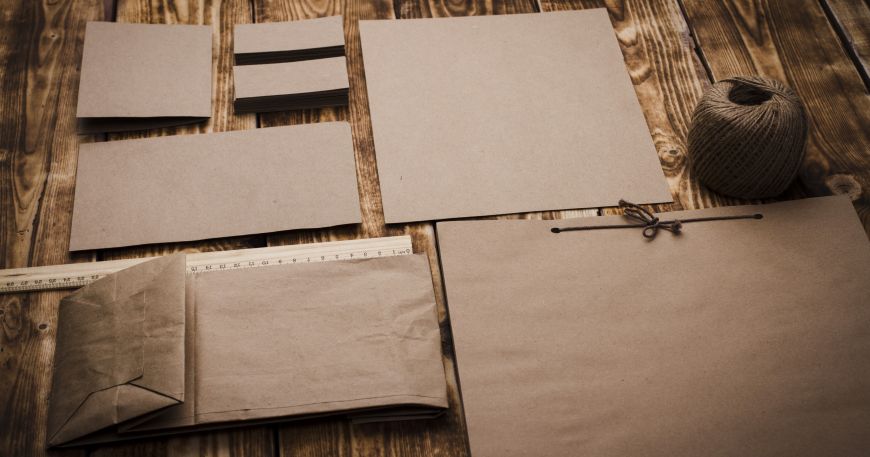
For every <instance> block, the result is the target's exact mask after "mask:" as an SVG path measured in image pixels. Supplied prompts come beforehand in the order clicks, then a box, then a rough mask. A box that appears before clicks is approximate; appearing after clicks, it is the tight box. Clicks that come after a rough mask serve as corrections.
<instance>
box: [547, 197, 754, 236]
mask: <svg viewBox="0 0 870 457" xmlns="http://www.w3.org/2000/svg"><path fill="white" fill-rule="evenodd" d="M619 207H620V208H621V209H622V210H623V216H624V217H626V218H627V219H629V220H631V221H632V223H631V224H610V225H581V226H576V227H553V228H552V229H550V231H551V232H553V233H562V232H577V231H581V230H609V229H626V228H630V229H638V228H639V229H643V230H642V232H641V233H642V234H643V237H644V238H646V239H648V240H652V239H655V237H656V235H658V232H659V229H661V230H667V231H669V232H671V233H672V234H674V235H679V234H681V233H683V224H691V223H694V222H710V221H729V220H736V219H761V218H763V217H764V216H762V215H761V214H760V213H755V214H739V215H733V216H708V217H693V218H688V219H671V220H664V221H663V220H661V219H659V218H658V217H656V216H655V215H654V214H653V213H651V212H650V211H648V210H647V209H646V208H644V207H642V206H640V205H635V204H634V203H631V202H627V201H625V200H619Z"/></svg>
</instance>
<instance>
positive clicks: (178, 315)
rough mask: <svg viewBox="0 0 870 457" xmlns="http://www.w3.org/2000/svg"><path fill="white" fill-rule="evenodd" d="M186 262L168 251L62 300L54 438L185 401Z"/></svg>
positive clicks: (51, 415) (51, 416) (51, 417)
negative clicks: (161, 256) (168, 254)
mask: <svg viewBox="0 0 870 457" xmlns="http://www.w3.org/2000/svg"><path fill="white" fill-rule="evenodd" d="M184 269H185V262H184V255H175V256H168V257H163V258H160V259H157V260H153V261H150V262H145V263H142V264H140V265H136V266H134V267H131V268H128V269H126V270H122V271H120V272H118V273H116V274H113V275H110V276H108V277H106V278H103V279H100V280H98V281H95V282H94V283H92V284H90V285H88V286H85V287H84V288H82V289H81V290H79V291H77V292H75V293H73V294H72V295H70V296H68V297H66V298H64V299H63V300H62V301H61V303H60V313H59V314H60V315H59V317H58V332H57V340H58V345H57V348H56V350H55V356H54V357H55V358H54V370H53V379H52V391H51V402H50V406H49V410H48V442H49V445H58V444H62V443H65V442H67V441H70V440H73V439H76V438H79V437H81V436H85V435H88V434H90V433H94V432H97V431H100V430H102V429H104V428H106V427H109V426H112V425H114V424H118V423H120V422H123V421H125V420H128V419H131V418H133V417H136V416H140V415H143V414H147V413H150V412H153V411H157V410H160V409H162V408H166V407H167V406H171V405H175V404H178V403H181V402H182V401H183V400H185V397H184V362H185V361H184V355H185V352H184V338H185V319H184V283H185V282H184Z"/></svg>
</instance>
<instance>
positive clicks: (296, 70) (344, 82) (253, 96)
mask: <svg viewBox="0 0 870 457" xmlns="http://www.w3.org/2000/svg"><path fill="white" fill-rule="evenodd" d="M233 78H234V84H235V91H236V92H235V98H234V100H233V107H234V109H235V111H236V112H237V113H251V112H255V113H262V112H268V111H282V110H291V109H307V108H320V107H324V106H344V105H347V103H348V89H349V84H348V78H347V62H346V61H345V58H344V57H333V58H329V59H317V60H305V61H301V62H288V63H273V64H266V65H243V66H236V67H233Z"/></svg>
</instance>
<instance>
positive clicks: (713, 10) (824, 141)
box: [684, 0, 870, 232]
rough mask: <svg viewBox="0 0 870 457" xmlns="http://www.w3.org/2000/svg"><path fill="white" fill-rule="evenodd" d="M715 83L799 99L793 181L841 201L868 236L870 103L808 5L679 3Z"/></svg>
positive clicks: (821, 18)
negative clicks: (767, 86) (800, 147)
mask: <svg viewBox="0 0 870 457" xmlns="http://www.w3.org/2000/svg"><path fill="white" fill-rule="evenodd" d="M684 7H685V11H686V13H687V15H688V19H689V24H690V26H691V27H692V29H693V30H694V33H695V36H696V37H697V40H698V43H699V45H700V49H701V53H702V56H703V58H704V59H705V60H706V63H707V66H708V67H709V68H710V70H711V71H712V73H713V76H714V78H715V79H716V80H719V79H724V78H728V77H731V76H735V75H745V74H760V75H764V76H768V77H771V78H775V79H778V80H780V81H783V82H784V83H785V84H787V85H788V86H790V87H791V88H792V89H794V90H795V92H797V94H798V95H799V96H800V97H801V99H803V102H804V104H805V106H806V108H807V114H808V117H809V121H810V134H809V139H808V144H807V157H806V159H805V161H804V165H803V167H802V168H801V170H800V178H801V181H802V182H803V184H804V186H805V187H806V190H807V192H808V193H809V194H810V195H830V194H845V195H848V196H849V197H850V198H851V199H852V202H853V203H854V205H855V208H856V210H857V211H858V215H859V217H860V218H861V221H862V223H863V224H864V227H865V229H866V230H867V231H868V232H870V154H868V153H867V145H868V144H870V97H868V94H867V88H866V87H865V86H864V83H863V81H862V80H861V78H860V76H859V75H858V72H857V70H856V68H855V66H854V65H853V64H852V61H851V60H850V59H849V57H848V56H847V55H846V53H845V52H844V50H843V47H842V46H841V45H840V41H839V39H838V38H837V36H836V33H835V32H834V30H833V29H832V27H831V24H830V23H829V22H828V20H827V18H826V17H825V14H824V12H823V11H822V8H821V6H820V5H819V3H818V2H817V1H815V0H800V1H797V0H796V1H790V2H780V1H768V0H757V1H755V0H754V1H749V0H745V1H736V0H730V1H723V2H706V1H697V0H688V1H685V3H684Z"/></svg>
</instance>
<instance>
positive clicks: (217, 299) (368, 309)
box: [52, 255, 447, 445]
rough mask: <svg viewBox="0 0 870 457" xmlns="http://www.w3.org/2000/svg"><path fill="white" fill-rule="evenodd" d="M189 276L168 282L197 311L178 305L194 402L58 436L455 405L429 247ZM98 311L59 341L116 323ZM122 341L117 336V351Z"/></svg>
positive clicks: (58, 385) (188, 399) (375, 414)
mask: <svg viewBox="0 0 870 457" xmlns="http://www.w3.org/2000/svg"><path fill="white" fill-rule="evenodd" d="M153 263H154V262H146V263H144V264H142V265H151V264H153ZM135 268H138V267H135ZM124 271H128V270H124ZM119 275H120V274H119ZM128 276H129V275H128ZM111 277H112V276H110V278H111ZM179 279H181V280H184V274H183V257H182V270H181V272H178V274H177V275H176V276H175V277H174V278H173V280H172V281H167V282H166V283H165V284H164V285H165V287H164V289H165V290H172V291H173V292H174V293H176V295H178V294H185V290H186V300H185V301H184V302H182V303H184V304H185V305H186V308H184V307H183V306H182V307H177V306H176V308H177V311H182V310H183V309H186V311H185V312H186V316H187V319H186V321H185V322H186V324H187V327H186V332H185V333H186V335H187V339H186V345H185V351H186V357H179V356H176V357H175V358H174V359H172V361H174V362H175V363H176V364H178V363H179V362H180V363H185V362H186V363H185V384H184V385H185V391H184V397H183V398H184V403H183V404H180V405H177V406H174V407H172V408H169V409H166V410H163V411H158V412H156V413H154V412H148V411H141V412H140V413H139V416H140V417H138V418H137V417H135V415H129V416H126V417H125V419H126V418H132V419H130V420H128V421H127V422H125V423H122V424H120V426H119V427H117V428H110V429H107V430H103V431H102V432H101V433H96V434H89V433H88V432H92V431H94V430H97V427H96V425H98V424H90V425H92V427H88V428H85V429H80V430H78V432H79V433H78V435H68V436H65V437H64V438H65V440H64V441H63V442H54V443H52V444H73V445H78V444H87V443H96V442H106V441H117V440H124V439H135V438H142V437H146V436H157V435H165V434H173V433H180V432H184V431H191V430H202V429H210V428H225V427H233V426H240V425H245V424H251V423H263V422H275V421H286V420H293V419H302V418H309V417H318V416H323V415H334V414H347V415H348V416H349V417H356V416H357V415H359V414H362V417H368V418H369V419H372V420H381V421H384V420H395V419H403V418H407V417H414V416H415V415H416V416H419V417H432V415H433V414H435V413H437V412H438V411H441V410H443V408H446V407H447V397H446V395H447V394H446V381H445V377H444V368H443V364H442V359H441V336H440V330H439V326H438V317H437V313H436V308H435V297H434V293H433V290H432V278H431V273H430V271H429V263H428V260H427V258H426V256H425V255H411V256H398V257H384V258H376V259H370V260H358V261H337V262H323V263H313V264H303V265H283V266H273V267H260V268H249V269H242V270H229V271H219V272H208V273H198V274H196V275H193V276H190V275H189V276H188V277H187V283H186V288H185V286H181V285H180V284H179V283H178V280H179ZM104 281H105V280H104ZM98 283H99V282H98ZM98 283H94V284H98ZM179 287H181V288H179ZM176 303H178V302H176ZM98 304H99V305H100V306H103V307H104V308H105V306H106V305H105V304H104V303H98ZM176 314H177V313H176ZM62 317H63V318H64V320H66V321H71V320H73V317H71V316H68V315H62ZM91 317H92V318H91V319H90V321H89V322H85V321H82V320H81V319H80V320H79V321H77V322H79V323H80V325H79V327H78V331H79V332H80V334H81V335H82V337H79V338H78V339H74V338H72V337H71V336H70V334H69V333H64V334H62V336H63V337H62V338H61V337H59V340H58V348H59V351H64V350H68V349H66V348H69V347H70V346H71V345H72V343H73V342H74V341H78V340H79V339H81V338H86V339H87V338H89V337H91V336H93V335H92V333H93V332H94V330H95V329H96V330H100V329H101V328H102V327H101V326H100V323H101V322H104V321H105V319H100V318H99V317H100V316H91ZM84 318H85V317H84V316H83V317H82V319H84ZM109 322H112V321H111V320H109ZM61 324H62V325H65V323H64V322H62V323H61ZM156 330H158V329H153V330H151V333H159V331H156ZM97 335H100V334H97ZM121 339H123V338H121V337H120V335H118V334H113V335H109V336H108V337H107V338H105V340H106V344H107V345H108V346H107V347H109V348H111V347H112V346H111V344H109V343H113V344H114V345H115V346H119V345H120V344H121ZM119 347H120V346H119ZM89 348H90V347H89V346H85V347H83V348H79V349H78V350H79V351H80V352H85V353H87V351H88V350H89ZM89 355H94V356H95V354H89ZM93 358H96V357H93ZM146 374H147V371H146ZM90 381H91V380H90V378H86V379H85V380H82V381H81V382H72V383H71V382H70V381H69V380H68V379H67V378H56V380H55V387H54V391H53V395H59V393H61V392H64V390H63V389H66V388H67V387H68V386H69V385H79V384H82V385H84V386H85V387H84V389H86V388H87V387H88V386H90V384H88V383H89V382H90ZM176 403H177V402H176ZM133 405H136V404H135V403H133ZM117 422H118V421H116V423H117ZM99 425H103V426H105V425H111V423H110V424H103V423H100V424H99ZM76 438H78V439H77V440H76V441H72V442H69V441H68V440H70V439H76Z"/></svg>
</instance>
